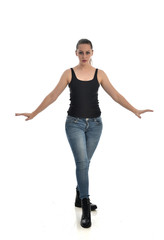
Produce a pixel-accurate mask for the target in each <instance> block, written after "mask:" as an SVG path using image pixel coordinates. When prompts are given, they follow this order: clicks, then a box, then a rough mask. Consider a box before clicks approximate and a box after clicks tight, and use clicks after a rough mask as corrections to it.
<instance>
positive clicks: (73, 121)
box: [66, 116, 79, 123]
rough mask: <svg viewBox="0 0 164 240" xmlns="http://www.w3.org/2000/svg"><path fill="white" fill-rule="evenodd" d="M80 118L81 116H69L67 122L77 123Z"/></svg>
mask: <svg viewBox="0 0 164 240" xmlns="http://www.w3.org/2000/svg"><path fill="white" fill-rule="evenodd" d="M78 120H79V118H77V117H72V116H67V118H66V123H77V122H78Z"/></svg>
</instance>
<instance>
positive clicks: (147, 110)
mask: <svg viewBox="0 0 164 240" xmlns="http://www.w3.org/2000/svg"><path fill="white" fill-rule="evenodd" d="M145 112H154V111H153V110H150V109H146V110H143V112H142V113H145Z"/></svg>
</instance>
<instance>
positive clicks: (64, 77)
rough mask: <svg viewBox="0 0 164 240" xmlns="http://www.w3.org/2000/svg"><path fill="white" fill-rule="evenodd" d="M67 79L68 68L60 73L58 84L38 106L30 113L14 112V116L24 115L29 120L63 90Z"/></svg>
mask: <svg viewBox="0 0 164 240" xmlns="http://www.w3.org/2000/svg"><path fill="white" fill-rule="evenodd" d="M68 80H69V70H66V71H64V73H63V74H62V76H61V78H60V80H59V82H58V84H57V85H56V87H55V89H54V90H53V91H52V92H50V93H49V94H48V95H47V96H46V97H45V99H44V100H43V101H42V103H41V104H40V105H39V106H38V108H37V109H36V110H35V111H34V112H32V113H16V114H15V115H16V116H21V115H23V116H26V117H27V119H25V120H26V121H27V120H30V119H32V118H34V117H35V116H36V115H37V114H38V113H40V112H41V111H43V110H44V109H45V108H47V107H48V106H49V105H50V104H52V103H53V102H54V101H56V99H57V98H58V97H59V95H60V94H61V93H62V92H63V90H64V89H65V88H66V86H67V85H68Z"/></svg>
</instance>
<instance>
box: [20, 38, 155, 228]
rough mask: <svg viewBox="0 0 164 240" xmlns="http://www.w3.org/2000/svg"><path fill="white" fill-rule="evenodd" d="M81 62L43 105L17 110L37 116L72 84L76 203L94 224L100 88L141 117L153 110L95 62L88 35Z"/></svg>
mask: <svg viewBox="0 0 164 240" xmlns="http://www.w3.org/2000/svg"><path fill="white" fill-rule="evenodd" d="M75 52H76V55H77V56H78V58H79V64H78V65H77V66H75V67H74V68H70V69H67V70H65V71H64V72H63V74H62V76H61V79H60V81H59V83H58V84H57V86H56V87H55V89H54V90H53V91H52V92H50V93H49V94H48V95H47V96H46V98H45V99H44V100H43V102H42V103H41V104H40V105H39V107H38V108H37V109H36V110H35V111H34V112H32V113H17V114H16V116H20V115H23V116H25V117H27V118H26V119H25V120H26V121H27V120H31V119H33V118H34V117H35V116H36V115H37V114H38V113H40V112H41V111H43V110H44V109H45V108H46V107H48V106H49V105H50V104H52V103H53V102H54V101H55V100H56V99H57V98H58V96H59V95H60V94H61V93H62V92H63V90H64V89H65V88H66V86H67V85H68V86H69V88H70V101H71V103H70V107H69V109H68V112H67V113H68V115H67V119H66V123H65V130H66V135H67V138H68V141H69V144H70V147H71V149H72V152H73V155H74V159H75V164H76V178H77V188H76V199H75V206H76V207H82V217H81V226H82V227H84V228H88V227H90V226H91V210H92V211H93V210H95V209H96V208H97V206H96V205H94V204H92V203H90V199H89V179H88V171H89V165H90V160H91V158H92V156H93V153H94V151H95V149H96V147H97V144H98V142H99V139H100V136H101V133H102V126H103V125H102V118H101V116H100V115H101V110H100V108H99V102H98V89H99V86H100V85H101V86H102V87H103V89H104V90H105V91H106V92H107V93H108V94H109V95H110V96H111V97H112V98H113V100H115V101H116V102H117V103H119V104H120V105H122V106H123V107H125V108H126V109H128V110H130V111H131V112H133V113H134V114H135V115H136V116H137V117H139V118H141V114H142V113H145V112H152V110H149V109H147V110H138V109H136V108H134V107H133V106H132V105H131V104H130V103H128V101H127V100H126V99H125V98H124V97H123V96H122V95H121V94H120V93H118V92H117V90H116V89H115V88H114V87H113V86H112V85H111V83H110V81H109V79H108V77H107V75H106V74H105V72H104V71H102V70H100V69H95V68H94V67H92V65H91V57H92V55H93V46H92V43H91V41H89V40H88V39H81V40H79V41H78V43H77V45H76V51H75Z"/></svg>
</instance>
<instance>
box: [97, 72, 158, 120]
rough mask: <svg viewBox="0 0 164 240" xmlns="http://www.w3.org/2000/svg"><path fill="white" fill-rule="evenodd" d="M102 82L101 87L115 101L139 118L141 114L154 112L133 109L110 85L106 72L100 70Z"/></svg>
mask: <svg viewBox="0 0 164 240" xmlns="http://www.w3.org/2000/svg"><path fill="white" fill-rule="evenodd" d="M100 80H101V86H102V87H103V89H104V90H105V91H106V92H107V93H108V94H109V95H110V96H111V97H112V98H113V100H114V101H116V102H117V103H119V104H120V105H121V106H123V107H124V108H126V109H128V110H129V111H131V112H133V113H134V114H135V115H136V116H137V117H139V118H141V116H140V114H142V113H145V112H153V111H152V110H149V109H146V110H138V109H136V108H135V107H133V106H132V105H131V104H130V103H129V102H128V101H127V100H126V99H125V98H124V97H123V96H122V95H121V94H120V93H119V92H118V91H117V90H116V89H115V88H114V87H113V86H112V84H111V83H110V81H109V79H108V77H107V75H106V74H105V72H104V71H102V70H100Z"/></svg>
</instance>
